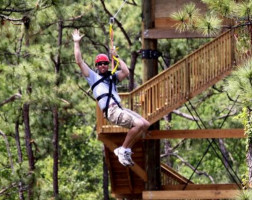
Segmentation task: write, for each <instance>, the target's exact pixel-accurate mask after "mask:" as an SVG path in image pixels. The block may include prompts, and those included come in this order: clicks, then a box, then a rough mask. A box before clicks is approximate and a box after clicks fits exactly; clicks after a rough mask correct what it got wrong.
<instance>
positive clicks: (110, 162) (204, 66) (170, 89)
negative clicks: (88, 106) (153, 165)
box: [96, 28, 244, 199]
mask: <svg viewBox="0 0 253 200" xmlns="http://www.w3.org/2000/svg"><path fill="white" fill-rule="evenodd" d="M239 31H241V29H239V28H238V29H233V30H229V31H227V32H225V33H223V34H221V35H220V36H219V37H217V38H215V39H214V40H213V41H211V42H209V43H207V44H206V45H204V46H203V47H201V48H199V49H198V50H196V51H195V52H193V53H191V54H190V55H188V56H186V57H185V58H184V59H182V60H180V61H179V62H177V63H176V64H174V65H173V66H171V67H169V68H168V69H167V70H165V71H163V72H161V73H160V74H158V75H157V76H155V77H153V78H152V79H150V80H149V81H147V82H146V83H144V84H143V85H142V86H140V87H139V88H137V89H135V90H133V91H132V92H130V93H122V94H120V96H121V99H122V102H121V103H122V105H123V107H126V108H129V109H131V110H134V111H136V112H137V113H139V114H140V115H142V116H143V117H144V118H146V119H147V120H148V121H149V122H151V124H152V123H155V122H156V121H158V120H160V119H161V118H162V117H163V116H164V115H166V114H168V113H170V112H171V111H173V110H174V109H177V108H178V107H180V106H182V105H183V104H184V103H185V102H187V101H188V100H189V99H191V98H192V97H194V96H196V95H198V94H200V93H201V92H203V91H204V90H206V89H207V88H209V87H210V86H212V85H214V84H215V83H216V82H218V81H219V80H221V79H223V78H224V77H226V76H227V75H228V74H229V73H230V72H231V71H232V70H234V69H235V66H236V64H238V63H241V61H243V59H244V57H243V55H238V54H237V52H236V50H235V49H236V48H235V45H236V42H235V39H234V34H237V32H239ZM96 111H97V133H98V139H99V140H101V141H102V142H103V143H104V145H105V157H106V163H107V166H108V170H109V172H110V181H111V192H112V196H113V197H115V198H130V199H131V198H134V199H179V197H180V198H183V197H184V196H185V195H188V196H187V197H188V198H189V199H190V198H193V197H196V194H201V193H202V192H201V191H200V190H205V192H207V194H208V195H209V196H208V195H207V196H208V198H209V199H215V198H216V197H217V198H216V199H218V198H223V197H231V195H230V196H229V195H228V194H229V193H231V192H232V193H233V195H234V196H235V195H236V194H237V193H238V191H237V187H236V186H235V185H234V184H230V185H211V186H209V185H203V186H197V185H195V184H193V183H192V182H190V183H189V187H187V188H188V189H187V191H185V190H184V189H183V187H184V185H185V184H186V181H187V180H186V178H184V177H183V176H181V175H180V174H178V173H177V172H175V170H173V169H171V168H169V167H168V166H165V165H163V164H162V165H161V175H162V177H161V178H162V180H161V181H162V187H163V189H164V190H171V193H163V191H156V192H152V191H144V188H145V182H146V181H147V174H146V166H145V152H146V151H145V148H144V145H143V140H141V141H139V142H138V143H136V144H135V145H134V147H133V149H132V150H133V152H134V154H133V156H132V158H133V160H134V162H135V165H134V167H129V168H126V167H123V166H122V165H121V164H120V163H119V162H118V160H117V157H116V156H115V155H114V154H113V150H114V149H115V148H116V147H118V146H120V145H122V143H123V141H124V138H125V136H126V133H127V131H128V130H127V129H124V128H121V127H119V126H115V125H111V124H109V123H108V122H107V121H106V120H105V119H104V118H103V114H102V112H101V111H100V109H99V108H98V106H97V108H96ZM209 131H210V132H211V133H215V135H216V137H219V136H220V135H221V136H225V137H226V136H229V137H237V136H235V134H233V133H236V132H237V130H233V131H232V132H233V133H232V132H231V131H226V132H222V131H221V132H219V131H217V130H216V131H212V130H209ZM157 132H159V131H156V133H157ZM185 133H186V132H185V131H184V132H181V137H182V136H183V135H185ZM187 133H188V132H187ZM161 134H162V132H161V133H158V134H155V132H153V133H151V134H150V135H149V136H147V137H146V138H144V139H158V138H157V136H158V135H160V136H161ZM164 134H167V136H168V135H170V134H169V133H166V132H164ZM193 134H194V133H191V134H190V135H191V136H190V137H193ZM198 134H199V135H200V136H199V137H203V138H204V137H207V136H209V134H207V133H206V134H204V135H202V134H200V133H198ZM174 135H177V133H175V134H174ZM188 135H189V134H188ZM160 136H158V137H160ZM238 137H243V130H240V131H239V135H238ZM188 190H190V192H189V191H188ZM174 191H176V195H174V193H173V192H174ZM232 193H231V194H232ZM194 195H195V196H194ZM233 195H232V196H233ZM177 197H178V198H177ZM213 197H215V198H213ZM199 198H200V199H201V198H202V196H201V195H200V196H199Z"/></svg>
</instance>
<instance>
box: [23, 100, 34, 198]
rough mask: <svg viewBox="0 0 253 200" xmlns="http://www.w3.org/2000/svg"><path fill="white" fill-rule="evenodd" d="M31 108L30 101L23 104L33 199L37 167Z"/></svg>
mask: <svg viewBox="0 0 253 200" xmlns="http://www.w3.org/2000/svg"><path fill="white" fill-rule="evenodd" d="M29 109H30V105H29V104H28V103H25V104H24V105H23V117H24V126H25V144H26V152H27V156H28V161H29V170H30V174H31V176H32V179H31V182H30V183H29V186H28V199H29V200H30V199H33V191H32V187H33V184H34V175H33V171H34V169H35V162H34V156H33V150H32V136H31V131H30V122H29Z"/></svg>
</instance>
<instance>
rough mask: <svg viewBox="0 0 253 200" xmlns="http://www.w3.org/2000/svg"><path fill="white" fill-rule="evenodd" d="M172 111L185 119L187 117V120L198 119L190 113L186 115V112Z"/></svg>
mask: <svg viewBox="0 0 253 200" xmlns="http://www.w3.org/2000/svg"><path fill="white" fill-rule="evenodd" d="M172 113H174V114H176V115H178V116H181V117H184V118H186V119H189V120H192V121H199V118H198V117H195V116H193V117H192V116H191V115H188V114H186V113H183V112H181V111H179V110H173V111H172Z"/></svg>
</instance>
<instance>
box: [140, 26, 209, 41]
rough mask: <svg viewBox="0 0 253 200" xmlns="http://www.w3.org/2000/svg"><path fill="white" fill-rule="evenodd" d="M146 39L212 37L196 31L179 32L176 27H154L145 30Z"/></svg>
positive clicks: (144, 36)
mask: <svg viewBox="0 0 253 200" xmlns="http://www.w3.org/2000/svg"><path fill="white" fill-rule="evenodd" d="M143 38H145V39H180V38H210V37H206V36H204V35H201V34H199V33H196V32H190V31H186V32H182V33H180V32H178V31H176V30H175V29H174V28H173V29H172V28H153V29H146V30H144V32H143Z"/></svg>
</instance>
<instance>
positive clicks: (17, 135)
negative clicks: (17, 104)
mask: <svg viewBox="0 0 253 200" xmlns="http://www.w3.org/2000/svg"><path fill="white" fill-rule="evenodd" d="M15 140H16V146H17V151H18V163H19V164H21V163H22V162H23V155H22V151H21V146H20V137H19V120H18V119H17V121H16V123H15ZM18 192H19V199H20V200H24V193H23V183H22V181H20V182H19V183H18Z"/></svg>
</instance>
